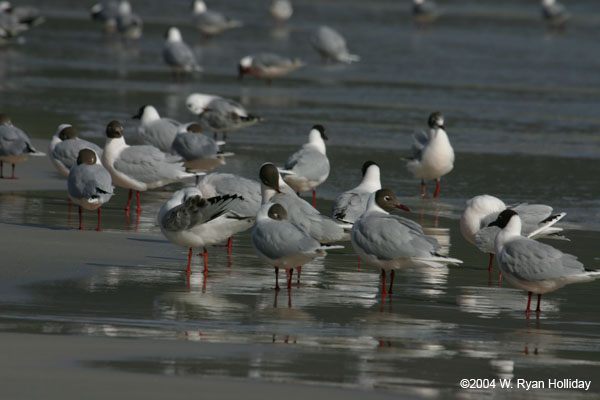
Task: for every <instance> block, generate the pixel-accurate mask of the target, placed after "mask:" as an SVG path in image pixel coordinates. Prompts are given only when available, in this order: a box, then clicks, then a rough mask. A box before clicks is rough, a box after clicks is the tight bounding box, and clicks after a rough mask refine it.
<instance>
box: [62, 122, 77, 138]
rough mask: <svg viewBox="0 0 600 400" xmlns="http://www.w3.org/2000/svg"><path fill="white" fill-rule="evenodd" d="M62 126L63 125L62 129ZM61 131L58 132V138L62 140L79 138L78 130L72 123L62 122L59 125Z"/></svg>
mask: <svg viewBox="0 0 600 400" xmlns="http://www.w3.org/2000/svg"><path fill="white" fill-rule="evenodd" d="M61 126H62V127H63V128H62V129H61ZM58 129H60V132H58V138H59V139H60V140H62V141H65V140H71V139H77V130H76V129H75V128H73V127H72V126H71V125H67V124H62V125H60V126H59V127H58Z"/></svg>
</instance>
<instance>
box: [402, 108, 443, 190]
mask: <svg viewBox="0 0 600 400" xmlns="http://www.w3.org/2000/svg"><path fill="white" fill-rule="evenodd" d="M427 124H428V125H429V131H428V132H424V131H420V132H417V133H415V134H414V135H413V145H412V157H411V159H410V160H409V161H408V163H407V165H406V167H407V168H408V170H409V171H410V172H411V173H412V174H413V175H414V177H415V178H418V179H421V194H422V197H423V198H426V197H427V195H426V193H425V181H428V180H435V183H436V185H437V186H436V189H435V192H434V194H433V197H438V195H439V194H440V187H441V184H440V178H441V177H442V176H444V175H446V174H447V173H449V172H450V171H452V169H453V168H454V149H453V148H452V145H451V144H450V140H449V139H448V134H446V131H445V130H444V116H443V115H442V113H440V112H434V113H431V115H429V119H428V120H427Z"/></svg>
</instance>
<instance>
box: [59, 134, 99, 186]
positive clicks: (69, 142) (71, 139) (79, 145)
mask: <svg viewBox="0 0 600 400" xmlns="http://www.w3.org/2000/svg"><path fill="white" fill-rule="evenodd" d="M83 149H91V150H93V151H94V153H95V154H96V158H97V159H99V157H101V156H102V149H101V148H100V147H99V146H98V145H96V144H94V143H92V142H88V141H87V140H83V139H80V138H79V134H78V133H77V130H76V129H75V128H74V127H73V126H72V125H70V124H60V125H59V126H58V129H57V130H56V133H55V134H54V136H52V140H51V141H50V144H49V145H48V156H49V157H50V161H52V164H53V165H54V167H56V169H57V171H58V172H60V173H61V175H63V176H69V171H70V170H71V167H72V166H73V165H75V164H77V157H79V151H81V150H83Z"/></svg>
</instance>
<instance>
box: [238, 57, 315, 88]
mask: <svg viewBox="0 0 600 400" xmlns="http://www.w3.org/2000/svg"><path fill="white" fill-rule="evenodd" d="M302 66H304V63H303V62H302V61H301V60H300V59H298V58H294V59H292V58H288V57H283V56H280V55H277V54H273V53H257V54H250V55H248V56H245V57H243V58H242V59H241V60H240V62H239V64H238V71H239V74H238V78H239V79H242V78H243V77H244V75H245V74H249V75H252V76H254V77H255V78H262V79H266V80H267V84H271V79H274V78H279V77H280V76H282V75H285V74H287V73H289V72H292V71H294V70H296V69H298V68H300V67H302Z"/></svg>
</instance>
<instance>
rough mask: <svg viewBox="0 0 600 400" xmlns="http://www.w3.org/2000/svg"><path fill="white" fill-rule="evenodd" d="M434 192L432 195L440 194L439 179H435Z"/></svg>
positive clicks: (440, 185)
mask: <svg viewBox="0 0 600 400" xmlns="http://www.w3.org/2000/svg"><path fill="white" fill-rule="evenodd" d="M435 184H436V187H435V192H434V193H433V197H438V196H439V195H440V188H441V187H442V184H441V183H440V180H439V179H437V178H436V179H435Z"/></svg>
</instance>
